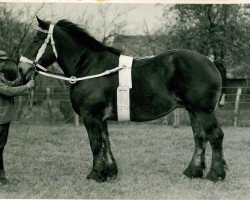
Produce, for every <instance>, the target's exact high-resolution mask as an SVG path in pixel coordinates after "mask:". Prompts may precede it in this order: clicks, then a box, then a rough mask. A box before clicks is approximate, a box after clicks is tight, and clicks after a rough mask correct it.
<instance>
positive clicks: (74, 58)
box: [57, 47, 84, 76]
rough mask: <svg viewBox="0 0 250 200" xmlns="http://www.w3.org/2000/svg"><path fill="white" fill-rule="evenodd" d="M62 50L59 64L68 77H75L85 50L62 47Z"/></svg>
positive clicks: (58, 60)
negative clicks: (77, 66)
mask: <svg viewBox="0 0 250 200" xmlns="http://www.w3.org/2000/svg"><path fill="white" fill-rule="evenodd" d="M60 50H61V52H59V54H58V55H59V56H58V59H57V62H58V64H59V66H60V67H61V69H62V71H63V72H64V74H65V75H66V76H73V75H74V73H75V68H76V65H77V63H78V61H79V58H80V56H81V54H82V51H84V49H81V48H78V47H61V49H60Z"/></svg>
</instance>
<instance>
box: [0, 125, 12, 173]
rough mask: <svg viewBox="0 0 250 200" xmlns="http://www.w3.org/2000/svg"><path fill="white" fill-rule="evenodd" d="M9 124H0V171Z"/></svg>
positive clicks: (2, 167) (2, 168)
mask: <svg viewBox="0 0 250 200" xmlns="http://www.w3.org/2000/svg"><path fill="white" fill-rule="evenodd" d="M9 127H10V123H6V124H0V171H1V170H4V166H3V150H4V147H5V145H6V143H7V139H8V133H9Z"/></svg>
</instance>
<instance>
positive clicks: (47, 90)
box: [46, 87, 52, 123]
mask: <svg viewBox="0 0 250 200" xmlns="http://www.w3.org/2000/svg"><path fill="white" fill-rule="evenodd" d="M46 93H47V98H46V99H47V106H48V110H47V116H48V117H49V121H50V123H51V121H52V119H51V118H52V101H51V98H50V88H49V87H47V88H46Z"/></svg>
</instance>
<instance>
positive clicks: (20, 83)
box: [9, 77, 23, 86]
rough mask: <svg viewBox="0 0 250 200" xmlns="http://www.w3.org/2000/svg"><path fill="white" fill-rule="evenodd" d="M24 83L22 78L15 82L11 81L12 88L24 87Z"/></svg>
mask: <svg viewBox="0 0 250 200" xmlns="http://www.w3.org/2000/svg"><path fill="white" fill-rule="evenodd" d="M22 83H23V81H22V78H21V77H18V78H17V79H16V80H14V81H9V84H10V86H19V85H22Z"/></svg>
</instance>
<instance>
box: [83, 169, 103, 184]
mask: <svg viewBox="0 0 250 200" xmlns="http://www.w3.org/2000/svg"><path fill="white" fill-rule="evenodd" d="M87 179H92V180H94V181H96V182H99V183H100V182H104V181H106V180H107V177H106V176H102V175H101V174H100V173H97V172H94V171H92V172H90V173H89V175H88V176H87Z"/></svg>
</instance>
